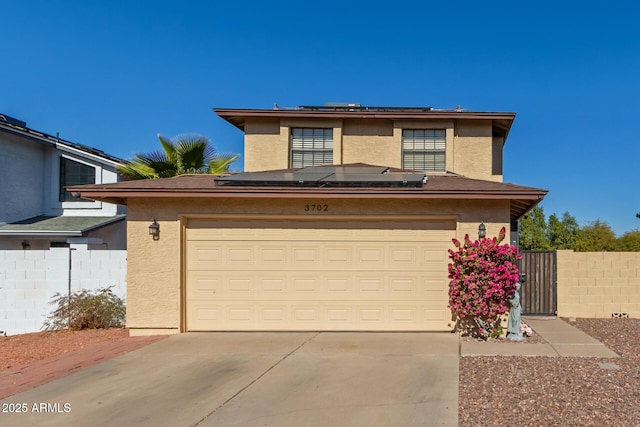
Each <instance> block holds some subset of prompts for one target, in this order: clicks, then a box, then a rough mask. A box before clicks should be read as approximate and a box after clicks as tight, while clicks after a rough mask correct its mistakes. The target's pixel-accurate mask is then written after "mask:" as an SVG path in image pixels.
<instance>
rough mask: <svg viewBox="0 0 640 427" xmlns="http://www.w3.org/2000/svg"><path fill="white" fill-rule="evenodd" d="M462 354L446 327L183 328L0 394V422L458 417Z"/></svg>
mask: <svg viewBox="0 0 640 427" xmlns="http://www.w3.org/2000/svg"><path fill="white" fill-rule="evenodd" d="M458 354H459V349H458V336H457V335H455V334H447V333H188V334H181V335H176V336H172V337H170V338H168V339H165V340H162V341H159V342H157V343H154V344H151V345H149V346H147V347H144V348H142V349H139V350H136V351H133V352H131V353H128V354H126V355H124V356H120V357H118V358H115V359H112V360H109V361H106V362H104V363H101V364H99V365H95V366H93V367H90V368H87V369H84V370H82V371H80V372H77V373H75V374H73V375H69V376H67V377H65V378H62V379H59V380H56V381H53V382H51V383H49V384H46V385H44V386H41V387H38V388H35V389H33V390H30V391H27V392H24V393H21V394H17V395H14V396H11V397H9V398H7V399H4V400H2V401H0V404H1V407H0V410H1V412H0V425H20V426H26V425H38V426H49V425H61V426H62V425H64V426H70V425H78V426H80V425H82V426H86V425H91V426H125V425H150V426H151V425H153V426H188V425H198V426H296V427H297V426H327V425H331V426H416V425H445V426H455V425H457V422H458ZM19 409H23V410H26V411H23V412H22V413H10V412H15V411H16V410H19Z"/></svg>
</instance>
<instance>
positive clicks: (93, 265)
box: [0, 248, 127, 335]
mask: <svg viewBox="0 0 640 427" xmlns="http://www.w3.org/2000/svg"><path fill="white" fill-rule="evenodd" d="M69 255H71V269H70V268H69ZM69 271H71V292H74V291H78V290H81V289H89V290H96V289H100V288H105V287H109V286H112V291H113V292H114V293H115V294H116V295H118V296H119V297H120V298H123V299H124V298H125V297H126V294H127V284H126V273H127V251H104V250H101V251H87V250H73V251H69V249H68V248H55V249H49V250H44V251H38V250H26V251H23V250H0V331H4V332H6V333H7V335H15V334H23V333H28V332H38V331H40V330H41V329H42V325H43V323H44V321H45V320H46V319H47V317H48V316H49V314H50V313H51V312H52V311H53V309H54V308H55V307H54V306H53V305H51V304H50V302H51V298H52V297H53V295H54V294H55V293H56V292H59V293H62V294H64V295H66V294H67V293H68V289H69Z"/></svg>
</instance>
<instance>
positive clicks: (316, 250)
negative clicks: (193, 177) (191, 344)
mask: <svg viewBox="0 0 640 427" xmlns="http://www.w3.org/2000/svg"><path fill="white" fill-rule="evenodd" d="M187 224H188V225H187V229H186V259H187V274H186V292H185V295H186V303H185V309H186V322H187V324H186V327H187V330H190V331H308V330H317V331H320V330H329V331H415V330H418V331H425V330H447V329H450V328H448V326H447V323H449V318H450V314H449V311H448V309H447V302H448V279H447V263H448V253H447V249H449V248H451V247H452V245H451V238H452V237H453V236H454V230H455V221H454V220H451V221H448V220H445V221H424V220H415V219H414V220H411V221H409V220H407V221H401V220H394V221H387V220H385V221H304V220H211V219H209V220H204V219H191V220H189V221H188V223H187Z"/></svg>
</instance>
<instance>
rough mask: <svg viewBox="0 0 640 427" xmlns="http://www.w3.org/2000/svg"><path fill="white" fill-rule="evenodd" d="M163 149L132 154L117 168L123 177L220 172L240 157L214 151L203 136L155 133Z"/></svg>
mask: <svg viewBox="0 0 640 427" xmlns="http://www.w3.org/2000/svg"><path fill="white" fill-rule="evenodd" d="M158 139H159V140H160V144H161V145H162V151H152V152H151V153H147V154H135V155H134V157H133V159H132V160H128V161H125V162H124V163H123V164H122V165H121V166H119V167H118V171H119V172H120V173H121V174H122V175H124V177H125V178H126V179H131V180H132V179H157V178H168V177H171V176H176V175H184V174H198V173H211V174H219V173H224V172H227V171H228V170H229V166H230V165H231V163H233V161H234V160H236V159H237V158H238V157H240V155H239V154H217V153H216V150H215V148H213V146H212V145H211V142H210V141H209V138H207V137H206V136H202V135H178V136H176V137H174V138H172V139H168V138H165V137H164V136H162V135H160V134H158Z"/></svg>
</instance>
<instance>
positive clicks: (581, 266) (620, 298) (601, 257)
mask: <svg viewBox="0 0 640 427" xmlns="http://www.w3.org/2000/svg"><path fill="white" fill-rule="evenodd" d="M557 263H558V264H557V272H558V276H557V280H558V316H562V317H589V318H594V317H595V318H611V317H612V314H618V313H625V314H628V315H629V317H633V318H640V252H573V251H558V258H557Z"/></svg>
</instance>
